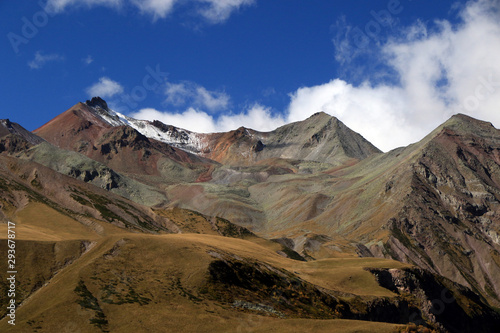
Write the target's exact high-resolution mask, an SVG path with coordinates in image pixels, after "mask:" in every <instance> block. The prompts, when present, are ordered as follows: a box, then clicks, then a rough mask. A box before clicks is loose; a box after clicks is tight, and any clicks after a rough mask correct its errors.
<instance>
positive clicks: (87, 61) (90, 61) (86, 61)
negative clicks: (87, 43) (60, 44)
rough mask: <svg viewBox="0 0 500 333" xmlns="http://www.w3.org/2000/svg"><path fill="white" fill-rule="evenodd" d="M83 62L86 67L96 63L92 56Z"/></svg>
mask: <svg viewBox="0 0 500 333" xmlns="http://www.w3.org/2000/svg"><path fill="white" fill-rule="evenodd" d="M82 61H83V63H84V64H85V65H90V64H91V63H93V62H94V58H92V56H91V55H90V54H89V55H88V56H86V57H85V58H83V59H82Z"/></svg>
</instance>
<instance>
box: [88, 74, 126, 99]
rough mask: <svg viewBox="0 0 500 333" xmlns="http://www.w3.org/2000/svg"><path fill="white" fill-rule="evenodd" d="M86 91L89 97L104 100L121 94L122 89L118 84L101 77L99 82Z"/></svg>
mask: <svg viewBox="0 0 500 333" xmlns="http://www.w3.org/2000/svg"><path fill="white" fill-rule="evenodd" d="M86 91H87V94H88V95H89V96H90V97H94V96H100V97H102V98H105V97H112V96H114V95H116V94H121V93H123V87H122V86H121V85H120V84H119V83H118V82H116V81H113V80H111V79H110V78H108V77H105V76H103V77H101V78H100V79H99V82H97V83H94V84H93V85H92V86H90V87H88V88H87V89H86Z"/></svg>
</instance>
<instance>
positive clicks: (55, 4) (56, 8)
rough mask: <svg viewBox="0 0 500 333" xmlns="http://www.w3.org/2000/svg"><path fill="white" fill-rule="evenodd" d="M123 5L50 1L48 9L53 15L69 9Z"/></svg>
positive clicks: (102, 0)
mask: <svg viewBox="0 0 500 333" xmlns="http://www.w3.org/2000/svg"><path fill="white" fill-rule="evenodd" d="M122 3H123V1H122V0H48V1H47V4H46V8H47V10H48V11H49V12H51V13H61V12H63V11H65V10H66V9H67V8H69V7H81V6H85V7H88V8H90V7H93V6H107V7H115V8H118V7H120V6H121V5H122Z"/></svg>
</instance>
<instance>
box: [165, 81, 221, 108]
mask: <svg viewBox="0 0 500 333" xmlns="http://www.w3.org/2000/svg"><path fill="white" fill-rule="evenodd" d="M165 95H166V96H167V98H166V100H165V102H166V103H168V104H171V105H174V106H182V105H185V104H186V103H191V104H192V105H193V106H196V107H199V108H202V109H204V110H208V111H212V112H214V111H223V110H226V109H227V108H228V106H229V103H230V97H229V95H227V94H226V93H225V92H220V91H210V90H207V89H206V88H205V87H202V86H200V85H198V84H196V83H194V82H189V81H184V82H181V83H170V82H168V83H167V85H166V88H165Z"/></svg>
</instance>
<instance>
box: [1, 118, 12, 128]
mask: <svg viewBox="0 0 500 333" xmlns="http://www.w3.org/2000/svg"><path fill="white" fill-rule="evenodd" d="M0 125H2V126H3V127H6V128H12V123H11V122H10V120H9V119H0Z"/></svg>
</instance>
